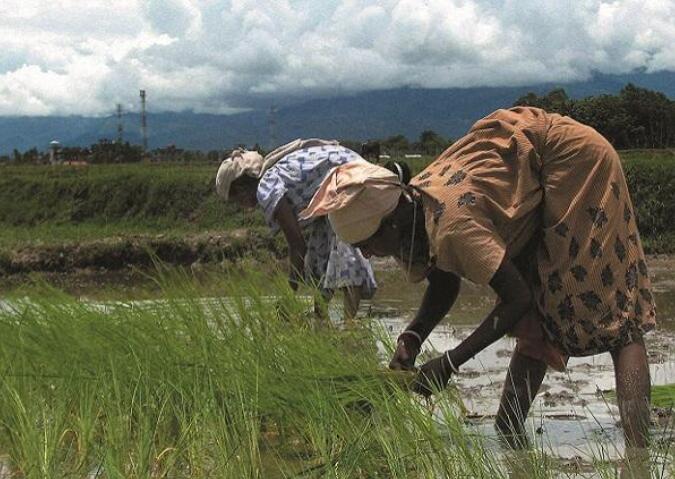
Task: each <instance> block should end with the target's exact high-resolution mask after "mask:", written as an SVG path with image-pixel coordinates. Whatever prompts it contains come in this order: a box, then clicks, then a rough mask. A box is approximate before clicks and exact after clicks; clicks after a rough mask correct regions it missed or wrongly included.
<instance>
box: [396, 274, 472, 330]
mask: <svg viewBox="0 0 675 479" xmlns="http://www.w3.org/2000/svg"><path fill="white" fill-rule="evenodd" d="M427 281H428V284H427V289H426V291H425V292H424V297H423V298H422V304H421V305H420V308H419V309H418V310H417V314H416V315H415V319H413V320H412V321H411V322H410V324H408V326H407V327H406V328H405V329H406V331H414V332H416V333H417V334H419V335H420V337H421V338H422V341H424V340H425V339H426V338H427V337H428V336H429V334H430V333H431V331H432V330H433V329H434V328H435V327H436V325H437V324H438V323H439V322H440V321H441V319H443V318H444V317H445V315H446V314H448V311H450V308H452V305H453V304H455V301H456V300H457V295H458V294H459V287H460V283H461V280H460V279H459V276H457V275H455V274H453V273H448V272H446V271H441V270H439V269H433V270H432V271H431V272H430V273H429V275H428V276H427Z"/></svg>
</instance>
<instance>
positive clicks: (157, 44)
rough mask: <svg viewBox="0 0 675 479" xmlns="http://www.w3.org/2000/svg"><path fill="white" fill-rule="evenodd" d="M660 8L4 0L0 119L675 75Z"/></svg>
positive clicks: (215, 108) (510, 0)
mask: <svg viewBox="0 0 675 479" xmlns="http://www.w3.org/2000/svg"><path fill="white" fill-rule="evenodd" d="M673 18H675V0H615V1H599V0H567V1H562V0H544V1H542V0H426V1H425V0H381V1H374V0H371V1H366V0H114V1H111V0H2V2H1V3H0V115H56V114H84V115H108V114H110V113H112V111H113V110H114V105H115V104H116V103H122V104H123V105H124V107H125V108H127V109H136V108H137V103H138V101H137V98H138V90H139V89H140V88H145V89H146V90H147V91H148V100H149V106H150V107H151V109H152V110H153V111H160V110H194V111H199V112H221V113H223V112H224V113H227V112H234V111H240V110H242V109H247V108H251V107H255V106H256V105H262V104H269V102H270V101H271V100H273V99H275V98H277V99H283V98H291V97H296V98H297V97H298V96H303V95H304V96H308V95H312V96H323V95H335V94H342V93H350V92H358V91H363V90H372V89H382V88H391V87H399V86H405V85H410V86H420V87H469V86H495V85H522V84H532V83H536V82H543V81H555V82H565V81H573V80H580V79H585V78H588V76H589V75H590V74H591V73H592V72H593V71H600V72H603V73H625V72H629V71H631V70H634V69H636V68H645V69H646V70H647V71H650V72H651V71H660V70H675V47H674V46H675V22H673ZM280 101H282V102H283V100H280Z"/></svg>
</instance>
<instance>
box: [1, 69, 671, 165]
mask: <svg viewBox="0 0 675 479" xmlns="http://www.w3.org/2000/svg"><path fill="white" fill-rule="evenodd" d="M629 82H631V83H634V84H636V85H638V86H641V87H645V88H649V89H652V90H657V91H661V92H663V93H665V94H666V95H667V96H669V97H670V98H675V72H661V73H654V74H645V73H634V74H629V75H596V76H595V77H594V78H593V79H592V80H589V81H586V82H578V83H571V84H566V85H555V84H541V85H532V86H525V87H513V88H466V89H460V88H450V89H420V88H399V89H392V90H382V91H372V92H365V93H359V94H357V95H352V96H341V97H333V98H321V99H313V100H308V101H305V102H298V103H295V104H291V105H289V106H285V107H283V108H279V109H278V111H277V112H276V115H275V119H276V127H275V129H274V132H273V133H272V132H271V131H270V127H269V112H268V111H251V112H247V113H240V114H236V115H209V114H198V113H192V112H182V113H151V114H149V116H148V125H149V141H150V146H151V147H153V148H154V147H160V146H166V145H168V144H175V145H177V146H178V147H181V148H188V149H200V150H212V149H219V148H229V147H232V146H234V145H236V144H238V143H243V144H248V145H252V144H254V143H256V142H258V143H260V144H262V145H264V146H270V145H271V143H273V138H274V139H275V140H276V143H280V142H282V141H285V140H289V139H292V138H296V137H299V136H306V137H307V136H318V137H325V138H328V137H330V138H340V139H354V140H363V139H367V138H382V137H387V136H391V135H395V134H399V133H402V134H404V135H405V136H407V137H408V138H409V139H415V138H417V137H418V136H419V134H420V132H422V131H423V130H427V129H431V130H435V131H437V132H439V133H441V134H443V135H445V136H448V137H457V136H460V135H461V134H462V133H464V132H465V131H466V129H467V128H468V127H469V126H470V125H471V124H472V123H473V122H474V121H476V120H477V119H479V118H480V117H482V116H484V115H485V114H487V113H489V112H491V111H493V110H495V109H497V108H500V107H508V106H511V104H512V103H513V102H514V101H515V100H516V98H518V97H519V96H521V95H523V94H525V93H527V92H530V91H533V92H535V93H538V94H543V93H546V92H548V91H550V90H551V89H553V88H555V87H558V86H562V87H564V88H565V89H566V91H567V92H568V93H569V94H570V96H572V97H575V98H579V97H584V96H588V95H598V94H601V93H617V92H618V91H619V90H620V89H621V88H622V87H623V86H624V85H625V84H626V83H629ZM150 94H151V92H150ZM139 124H140V120H139V117H138V114H127V115H125V116H124V129H125V133H124V138H125V140H128V141H131V142H132V143H134V142H135V143H139V142H140V131H139ZM116 128H117V121H116V118H115V117H105V118H87V117H80V116H68V117H0V154H8V153H11V151H12V149H13V148H17V149H19V150H22V151H23V150H26V149H28V148H31V147H33V146H35V147H37V148H38V149H40V150H44V149H46V147H47V145H48V144H49V142H50V141H51V140H54V139H57V140H59V141H61V143H63V144H64V145H82V146H84V145H88V144H91V143H94V142H96V141H97V140H98V139H99V138H109V139H113V138H115V137H116V134H117V133H116Z"/></svg>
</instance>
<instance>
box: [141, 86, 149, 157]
mask: <svg viewBox="0 0 675 479" xmlns="http://www.w3.org/2000/svg"><path fill="white" fill-rule="evenodd" d="M141 135H142V136H143V153H144V154H145V153H147V151H148V122H147V119H146V117H145V90H141Z"/></svg>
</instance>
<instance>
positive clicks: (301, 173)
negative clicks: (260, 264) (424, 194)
mask: <svg viewBox="0 0 675 479" xmlns="http://www.w3.org/2000/svg"><path fill="white" fill-rule="evenodd" d="M356 159H361V157H360V156H359V155H358V154H356V153H355V152H353V151H351V150H349V149H347V148H344V147H342V146H338V145H334V146H318V147H312V148H305V149H302V150H298V151H295V152H293V153H291V154H290V155H287V156H285V157H284V158H282V159H281V160H279V161H278V162H277V163H275V164H274V166H272V167H271V168H269V169H268V170H267V171H266V172H265V173H264V174H263V176H262V178H261V179H260V183H259V184H258V192H257V197H258V204H260V206H261V207H262V208H263V212H264V215H265V221H266V222H267V224H268V225H269V226H270V228H272V231H273V232H275V233H276V232H278V231H279V225H278V224H277V222H276V221H275V220H274V213H275V211H276V209H277V206H278V205H279V201H281V199H282V198H283V197H286V200H287V201H288V202H289V203H290V204H291V207H292V209H293V213H294V214H295V216H296V217H298V215H299V213H300V211H302V210H303V209H305V208H306V207H307V205H308V204H309V202H310V201H311V199H312V197H313V196H314V193H315V192H316V190H318V189H319V186H320V185H321V182H322V181H323V179H324V178H325V177H326V176H327V175H328V173H329V172H330V170H332V169H333V168H334V167H336V166H339V165H342V164H344V163H347V162H350V161H353V160H356ZM300 226H301V228H302V230H303V234H304V236H305V242H306V245H307V254H306V256H305V280H306V281H308V282H311V283H313V284H314V285H315V286H317V287H318V288H320V289H323V290H334V289H337V288H344V287H350V286H360V287H361V290H362V296H363V297H365V298H369V297H371V296H372V295H373V293H374V292H375V289H376V288H377V283H376V282H375V276H374V274H373V270H372V268H371V266H370V263H369V262H368V260H366V259H365V258H364V257H363V255H362V254H361V252H360V251H359V250H358V249H357V248H354V247H352V246H350V245H348V244H346V243H343V242H341V241H339V240H338V239H337V238H336V237H335V233H334V232H333V230H332V229H331V227H330V224H329V223H328V220H327V219H326V217H320V218H316V219H310V220H305V221H300Z"/></svg>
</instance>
